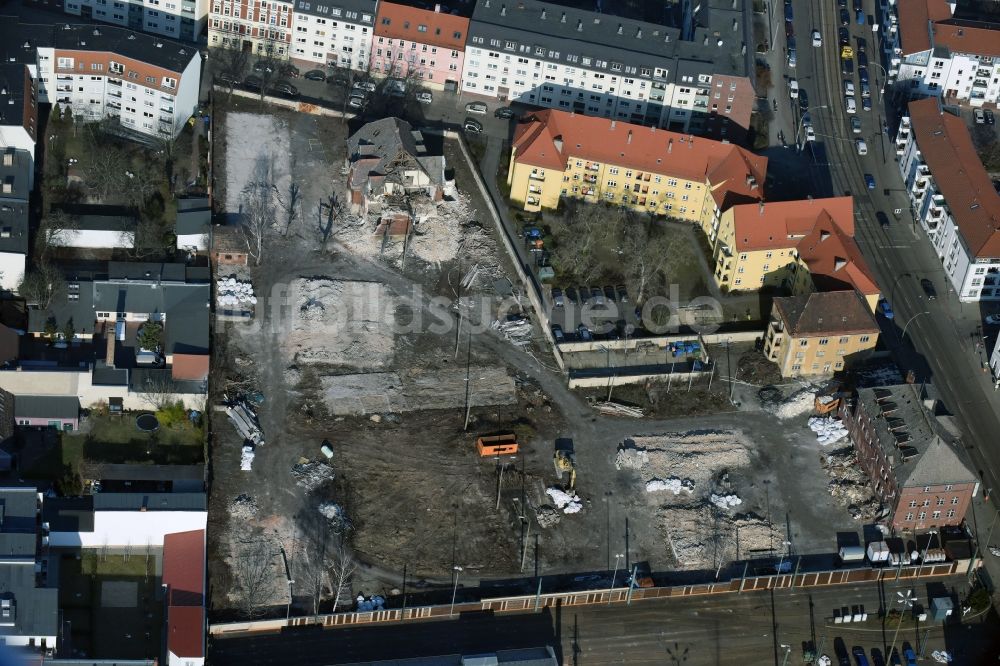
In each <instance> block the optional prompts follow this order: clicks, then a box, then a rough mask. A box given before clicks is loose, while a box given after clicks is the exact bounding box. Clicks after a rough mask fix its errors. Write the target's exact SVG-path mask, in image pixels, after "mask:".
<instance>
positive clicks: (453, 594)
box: [448, 566, 462, 617]
mask: <svg viewBox="0 0 1000 666" xmlns="http://www.w3.org/2000/svg"><path fill="white" fill-rule="evenodd" d="M451 570H452V572H453V575H454V576H455V584H454V586H453V587H452V588H451V609H450V610H449V611H448V617H451V616H452V615H454V614H455V597H456V596H457V595H458V575H459V574H460V573H462V567H460V566H454V567H452V568H451Z"/></svg>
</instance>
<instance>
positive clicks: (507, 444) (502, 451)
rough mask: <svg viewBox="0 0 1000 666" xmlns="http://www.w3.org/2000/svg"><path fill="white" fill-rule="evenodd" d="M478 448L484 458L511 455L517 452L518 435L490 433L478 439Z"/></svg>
mask: <svg viewBox="0 0 1000 666" xmlns="http://www.w3.org/2000/svg"><path fill="white" fill-rule="evenodd" d="M476 450H478V451H479V455H480V456H482V457H483V458H488V457H492V456H510V455H514V454H515V453H517V435H515V434H514V433H507V434H504V435H489V436H487V437H480V438H478V439H477V440H476Z"/></svg>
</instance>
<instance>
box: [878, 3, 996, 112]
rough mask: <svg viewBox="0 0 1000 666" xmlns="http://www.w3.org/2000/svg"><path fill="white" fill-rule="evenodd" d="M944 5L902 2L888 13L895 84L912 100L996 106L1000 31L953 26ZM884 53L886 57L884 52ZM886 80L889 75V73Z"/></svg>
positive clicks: (992, 27) (964, 24)
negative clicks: (927, 98)
mask: <svg viewBox="0 0 1000 666" xmlns="http://www.w3.org/2000/svg"><path fill="white" fill-rule="evenodd" d="M954 10H955V5H953V4H949V3H948V2H947V1H946V0H900V2H899V4H898V6H897V7H896V8H895V9H890V10H889V12H888V14H887V16H889V20H888V23H889V25H888V26H885V27H887V28H888V30H889V31H888V32H887V33H886V38H885V42H886V48H887V49H891V50H892V57H893V59H892V60H890V62H892V63H893V66H894V68H895V67H896V66H898V70H899V71H898V76H897V80H898V81H901V82H905V85H908V86H909V92H910V94H911V95H914V96H927V95H933V96H936V97H944V98H946V99H949V100H952V101H960V102H966V103H968V104H969V105H971V106H982V105H983V104H996V103H997V101H998V100H1000V27H998V26H996V25H994V24H987V23H972V22H968V21H957V20H955V19H953V18H952V14H953V13H954ZM887 52H888V51H887ZM889 74H890V76H891V75H892V74H893V72H889Z"/></svg>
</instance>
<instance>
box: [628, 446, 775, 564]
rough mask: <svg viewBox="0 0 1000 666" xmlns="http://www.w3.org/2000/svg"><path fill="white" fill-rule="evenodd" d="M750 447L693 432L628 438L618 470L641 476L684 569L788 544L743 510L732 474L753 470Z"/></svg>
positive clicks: (658, 522) (676, 559) (670, 549)
mask: <svg viewBox="0 0 1000 666" xmlns="http://www.w3.org/2000/svg"><path fill="white" fill-rule="evenodd" d="M750 449H751V446H750V442H749V441H748V440H747V439H746V436H745V435H744V434H743V433H742V432H741V431H739V430H712V431H692V432H686V433H666V434H660V435H645V436H636V437H631V438H628V439H626V440H625V441H624V442H623V443H622V444H621V446H620V447H619V449H618V454H617V456H616V458H615V466H616V467H617V468H618V469H619V470H634V471H635V472H637V473H638V483H641V484H642V486H643V488H644V489H645V491H646V493H645V495H646V498H647V499H648V501H649V502H650V503H651V504H653V505H655V508H654V509H653V515H654V522H655V524H656V526H657V528H658V530H659V531H660V533H661V534H662V535H663V537H664V541H665V542H666V546H667V552H668V554H669V555H670V556H671V557H672V559H673V560H674V562H675V563H676V566H678V567H679V568H684V569H698V568H707V567H714V566H717V565H718V564H719V563H720V562H724V561H729V560H732V559H735V558H736V551H737V544H736V535H737V531H738V533H739V541H740V543H739V546H738V548H739V550H740V551H741V552H750V551H753V550H768V549H769V548H771V547H773V544H774V543H780V542H781V536H780V532H779V531H777V530H775V528H774V527H773V526H772V525H770V524H769V523H768V522H767V521H766V520H764V519H762V518H759V517H757V516H755V515H752V514H743V515H741V514H739V513H737V511H739V509H740V508H741V505H742V504H743V501H742V499H741V498H740V496H739V491H740V489H739V487H737V485H736V484H734V483H733V482H732V481H731V478H730V474H731V473H739V472H740V471H741V470H747V469H748V468H750V467H751V463H752V461H751V453H750Z"/></svg>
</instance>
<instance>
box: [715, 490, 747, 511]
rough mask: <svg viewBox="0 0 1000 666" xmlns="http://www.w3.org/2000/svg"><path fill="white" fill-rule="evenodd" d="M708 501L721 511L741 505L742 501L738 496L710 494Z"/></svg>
mask: <svg viewBox="0 0 1000 666" xmlns="http://www.w3.org/2000/svg"><path fill="white" fill-rule="evenodd" d="M708 499H709V501H710V502H711V503H712V504H714V505H715V506H717V507H719V508H720V509H723V510H727V509H732V508H733V507H737V506H739V505H740V504H743V500H742V499H740V496H739V495H716V494H715V493H712V496H711V497H709V498H708Z"/></svg>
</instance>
